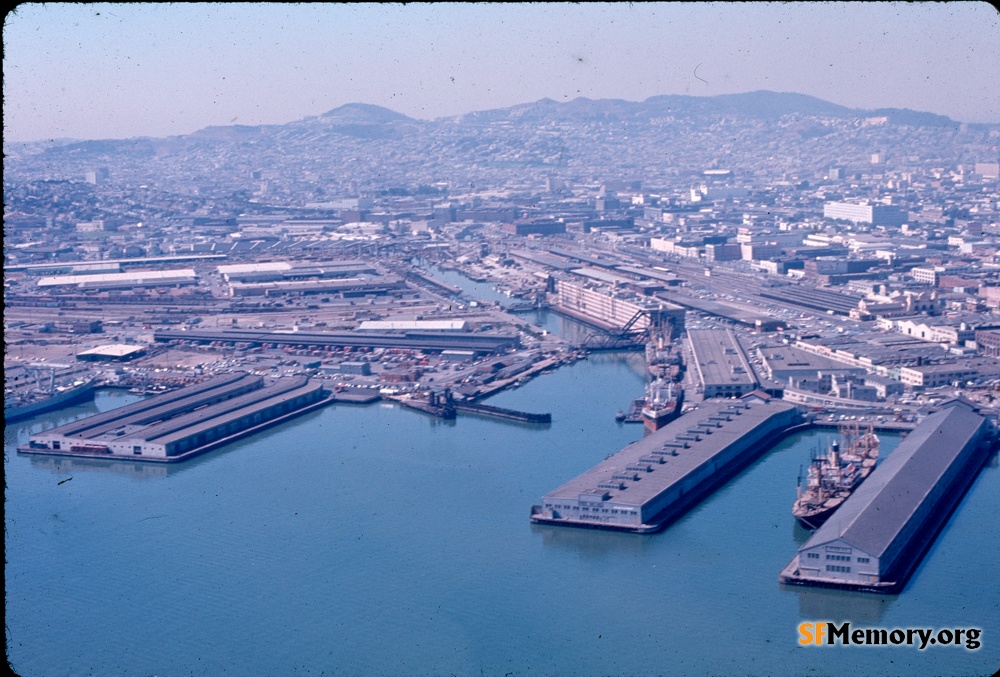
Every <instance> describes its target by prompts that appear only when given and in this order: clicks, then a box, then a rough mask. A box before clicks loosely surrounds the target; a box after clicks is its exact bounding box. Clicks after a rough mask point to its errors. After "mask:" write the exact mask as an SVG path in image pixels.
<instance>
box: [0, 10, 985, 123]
mask: <svg viewBox="0 0 1000 677" xmlns="http://www.w3.org/2000/svg"><path fill="white" fill-rule="evenodd" d="M998 28H1000V19H998V14H997V12H996V10H995V9H993V8H992V7H991V6H989V5H987V4H985V3H972V2H964V3H947V4H926V5H924V4H918V5H911V4H903V3H874V4H846V3H825V4H822V5H804V4H789V5H775V4H750V5H726V4H715V3H709V4H682V5H664V4H650V5H636V6H629V5H608V4H604V5H565V4H538V5H534V4H533V5H501V6H496V5H457V4H441V5H425V4H416V5H405V6H404V5H391V6H385V5H377V4H373V5H351V6H329V5H323V6H302V5H294V6H288V5H277V4H262V5H249V4H243V5H237V6H235V7H233V6H231V5H215V4H204V5H200V4H196V5H127V4H113V3H112V4H95V5H45V4H37V3H36V4H25V5H21V6H20V7H18V8H17V10H16V11H15V12H13V13H11V14H9V15H8V17H7V20H6V22H5V26H4V48H5V56H4V76H5V77H4V132H5V138H6V139H7V140H8V141H35V140H45V139H58V138H74V139H102V138H130V137H137V136H151V137H160V136H171V135H177V134H187V133H191V132H194V131H197V130H198V129H202V128H204V127H208V126H213V125H228V124H247V125H257V124H282V123H286V122H290V121H293V120H297V119H301V118H305V117H309V116H314V115H319V114H322V113H323V112H325V111H328V110H331V109H333V108H336V107H338V106H341V105H343V104H346V103H352V102H363V103H370V104H375V105H379V106H384V107H386V108H389V109H391V110H394V111H397V112H399V113H403V114H405V115H408V116H410V117H414V118H418V119H435V118H439V117H447V116H451V115H459V114H463V113H468V112H472V111H477V110H487V109H493V108H504V107H509V106H513V105H517V104H521V103H529V102H532V101H537V100H539V99H542V98H551V99H554V100H556V101H570V100H573V99H575V98H578V97H585V98H591V99H615V98H617V99H625V100H629V101H641V100H644V99H646V98H648V97H650V96H656V95H662V94H688V95H694V96H713V95H718V94H730V93H740V92H749V91H755V90H771V91H779V92H796V93H802V94H808V95H810V96H815V97H818V98H821V99H824V100H826V101H830V102H832V103H836V104H839V105H843V106H847V107H851V108H859V109H876V108H890V107H891V108H910V109H914V110H920V111H927V112H932V113H937V114H942V115H947V116H949V117H951V118H952V119H955V120H957V121H961V122H996V121H997V120H996V113H995V111H997V110H1000V74H998V72H997V70H996V68H995V67H993V66H992V63H991V59H990V56H989V55H990V53H992V47H991V45H993V44H995V42H996V37H997V34H998ZM498 65H499V66H501V67H498ZM95 94H98V95H97V96H95ZM262 94H263V96H262Z"/></svg>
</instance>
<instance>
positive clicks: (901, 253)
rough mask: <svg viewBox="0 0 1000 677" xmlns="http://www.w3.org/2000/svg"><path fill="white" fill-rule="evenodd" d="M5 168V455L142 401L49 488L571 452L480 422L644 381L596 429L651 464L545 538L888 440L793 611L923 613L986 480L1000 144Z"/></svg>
mask: <svg viewBox="0 0 1000 677" xmlns="http://www.w3.org/2000/svg"><path fill="white" fill-rule="evenodd" d="M4 152H5V156H6V157H5V166H4V169H5V171H4V179H3V182H4V194H5V205H4V255H5V261H4V301H5V310H4V338H5V343H6V352H5V361H4V374H5V398H4V399H5V405H4V406H5V411H4V413H5V419H6V420H7V422H8V423H12V422H15V421H19V420H24V419H28V418H30V417H32V416H36V415H39V414H41V413H43V412H47V411H58V410H60V409H61V408H63V407H66V406H69V405H72V404H77V403H79V402H85V401H90V400H92V399H93V397H94V394H95V392H98V391H107V390H108V389H117V390H120V391H122V392H128V393H131V394H133V395H135V396H136V397H134V398H132V399H131V400H130V401H129V403H128V404H125V406H122V407H119V408H115V409H110V410H108V411H103V412H101V413H96V414H95V415H92V416H89V417H85V418H79V419H73V420H62V419H60V420H59V421H58V425H51V426H46V427H45V428H44V429H42V428H40V427H37V426H36V427H35V428H32V430H31V434H30V440H29V441H28V442H27V443H22V444H20V445H19V446H18V447H17V453H18V454H19V455H24V456H28V457H30V458H31V459H32V463H33V464H38V465H39V466H40V467H49V468H51V469H53V470H56V469H58V468H61V467H64V466H61V465H60V463H64V462H65V463H70V464H72V463H73V462H81V463H85V464H90V467H100V464H101V463H104V464H106V465H107V467H108V468H119V467H121V466H120V464H121V463H123V462H124V463H126V464H134V465H135V466H136V467H138V468H142V467H146V468H149V467H153V466H157V465H158V464H160V465H162V464H167V463H176V462H181V461H185V460H186V459H189V458H191V457H193V456H197V455H201V454H205V453H206V452H209V454H208V455H211V453H213V450H215V449H219V448H220V447H222V446H225V445H227V444H230V443H233V442H235V441H236V440H238V439H244V438H250V437H252V436H254V435H256V434H258V433H262V431H264V430H266V429H270V428H273V427H274V426H277V425H279V424H282V423H284V422H286V421H290V422H291V425H295V422H294V419H296V418H299V417H302V416H304V415H305V414H308V413H309V412H314V411H317V410H318V409H320V408H323V407H326V406H327V405H331V404H346V405H354V406H362V405H372V404H374V403H376V402H382V403H384V404H390V405H392V406H399V407H402V408H404V409H409V410H413V411H412V412H407V415H410V416H424V417H431V418H432V419H435V420H441V421H451V420H454V419H456V418H458V419H461V418H464V417H467V416H476V417H486V418H490V419H495V420H501V421H507V422H513V424H516V425H522V426H546V425H549V424H550V423H551V421H552V420H553V419H552V414H551V413H550V412H549V411H542V410H532V411H523V410H521V409H519V408H512V407H510V406H505V407H501V406H497V405H496V404H495V403H494V404H491V403H490V400H489V399H488V398H490V397H491V396H494V395H497V394H498V393H501V392H503V391H509V390H513V389H517V388H519V387H522V386H525V385H527V384H528V383H529V382H532V381H533V380H537V381H538V383H540V384H543V385H544V383H545V378H544V377H543V375H546V374H552V373H554V372H558V371H559V370H562V369H567V368H569V367H570V365H573V364H576V363H579V362H581V361H584V360H588V359H591V358H593V357H594V356H597V355H601V354H604V353H614V354H617V353H619V352H628V351H631V352H634V353H635V354H637V355H640V356H641V357H642V359H643V360H644V380H646V381H647V383H646V384H645V386H643V387H640V388H637V389H636V391H635V392H634V394H633V396H632V397H631V398H629V399H628V400H625V401H621V402H620V404H619V409H618V410H617V411H615V410H608V411H607V412H606V421H607V425H608V426H609V427H610V426H614V425H615V419H617V420H618V422H619V423H640V424H642V423H644V424H645V428H646V429H647V430H646V434H645V435H644V436H643V438H642V439H641V440H639V441H636V442H632V443H630V444H628V445H626V446H625V447H624V448H622V449H621V450H620V451H619V450H618V449H607V450H605V452H606V453H607V456H608V457H607V458H606V459H605V460H603V461H601V462H599V463H597V465H594V463H593V462H588V463H585V464H582V465H581V466H580V467H579V470H578V472H582V474H581V475H579V477H577V478H576V479H572V475H567V476H565V477H564V478H563V480H562V481H567V483H566V484H565V485H563V486H561V487H559V488H556V487H554V486H553V487H550V489H552V491H551V492H550V493H547V494H545V495H544V496H541V497H539V496H532V497H527V498H525V499H524V502H523V513H524V514H523V517H524V522H528V520H529V518H530V521H531V523H532V527H531V528H532V529H549V528H553V529H555V530H557V531H558V530H559V529H563V528H565V527H566V526H576V527H588V528H599V529H606V530H612V531H625V532H638V533H652V532H658V531H661V530H663V529H664V528H666V527H668V526H670V525H671V524H672V523H673V522H675V521H676V520H678V519H679V518H680V517H681V516H683V515H684V514H685V513H686V512H687V511H688V510H690V509H691V508H692V507H693V506H696V505H697V504H698V503H699V502H700V501H701V500H703V499H704V498H705V497H706V496H708V495H710V494H711V493H712V492H713V491H715V490H716V489H718V488H719V487H720V486H722V485H723V484H725V482H726V481H728V480H729V479H730V478H732V477H733V476H734V475H735V474H737V473H738V472H740V471H741V470H742V469H743V468H745V467H747V466H748V465H749V464H751V463H753V462H754V460H755V459H756V458H758V457H759V456H760V455H761V454H763V453H765V452H766V451H767V450H768V449H770V448H771V447H772V446H773V445H774V444H776V443H777V442H778V441H779V440H781V439H782V438H783V437H784V436H786V435H791V434H793V433H798V432H801V431H807V430H812V429H817V430H828V431H832V432H835V433H837V434H839V435H841V436H843V435H846V434H848V433H849V434H851V435H854V437H852V438H850V439H853V440H855V441H856V440H860V439H873V438H871V437H867V438H866V437H864V436H865V435H869V436H870V435H874V434H875V433H878V434H879V435H881V434H883V433H890V434H893V435H903V436H904V437H903V440H902V441H901V442H899V447H898V450H897V451H896V452H895V453H894V455H893V456H890V457H889V458H891V459H894V460H893V461H892V462H890V461H888V460H883V461H882V462H880V464H879V465H878V466H877V467H876V465H875V460H874V459H875V457H876V456H878V447H877V439H876V440H875V447H874V448H873V449H874V451H873V456H872V458H871V460H870V462H868V461H865V460H864V459H863V458H862V457H861V456H851V454H853V453H856V452H857V450H858V449H860V448H861V447H859V446H845V447H844V448H843V449H838V448H837V446H836V443H834V445H833V447H832V450H831V451H830V452H829V455H828V456H826V457H821V456H820V455H818V454H816V455H814V457H813V458H812V460H811V461H809V463H811V465H810V471H809V472H810V473H812V474H810V475H808V478H806V479H807V480H808V481H807V482H806V483H805V484H804V485H803V486H802V487H801V489H800V497H801V490H805V489H809V488H810V487H811V488H812V489H814V490H815V491H818V492H819V497H820V498H819V503H820V504H823V505H825V507H826V512H824V513H823V515H822V518H821V519H820V518H818V517H815V516H814V515H816V514H817V513H818V511H819V507H817V506H813V508H815V509H814V510H813V512H812V513H809V514H810V515H813V516H812V517H808V518H807V517H802V516H800V515H799V514H798V513H796V517H798V518H799V522H800V523H801V524H802V525H803V526H804V527H805V528H807V529H809V530H812V529H816V530H815V531H814V532H813V533H812V535H811V536H808V537H805V536H803V537H802V538H801V539H800V541H799V549H798V553H797V554H796V553H795V552H794V551H789V552H786V553H783V555H784V556H786V559H787V557H791V556H793V555H794V556H795V559H793V560H792V562H791V563H789V565H788V566H787V567H786V568H785V569H784V570H782V571H780V572H779V571H778V570H774V571H773V578H772V580H773V581H776V580H777V579H778V577H779V574H780V580H781V582H782V583H784V584H791V585H818V586H820V587H825V588H840V589H847V590H860V591H864V592H872V591H874V592H897V593H898V592H900V591H901V590H903V589H904V588H905V586H906V583H907V580H908V579H909V577H910V576H911V575H912V572H913V570H914V568H915V567H916V566H917V565H918V564H919V562H920V561H921V558H922V557H924V556H925V555H926V552H927V551H928V549H929V548H930V547H931V545H932V544H933V542H934V538H935V537H936V535H937V534H938V533H939V532H940V530H941V529H942V528H943V525H944V524H945V523H946V522H947V518H948V516H949V515H950V514H951V513H952V511H954V510H955V507H956V505H957V504H958V503H959V502H960V501H961V500H962V498H963V496H965V495H966V492H967V491H968V488H969V486H970V485H971V484H972V483H973V482H974V481H975V479H976V477H977V475H978V473H979V471H980V470H981V469H982V468H983V467H984V466H986V465H988V464H989V463H990V462H991V461H989V460H988V459H989V458H993V459H995V454H994V452H995V444H996V437H997V434H996V426H997V414H998V407H1000V400H998V398H1000V163H998V160H1000V123H998V124H967V123H958V122H954V121H952V120H950V119H948V118H946V117H943V116H940V115H934V114H930V113H920V112H915V111H910V110H901V109H880V110H867V111H866V110H855V109H850V108H846V107H843V106H838V105H835V104H831V103H827V102H825V101H822V100H819V99H815V98H812V97H809V96H804V95H797V94H778V93H774V92H765V91H761V92H754V93H749V94H740V95H722V96H714V97H693V96H659V97H653V98H651V99H648V100H646V101H644V102H640V103H631V102H626V101H619V100H589V99H582V98H581V99H577V100H574V101H569V102H566V103H557V102H555V101H552V100H542V101H537V102H535V103H530V104H523V105H519V106H514V107H511V108H505V109H499V110H489V111H480V112H474V113H469V114H466V115H462V116H457V117H451V118H442V119H437V120H433V121H425V120H416V119H412V118H409V117H406V116H404V115H401V114H399V113H395V112H393V111H391V110H388V109H385V108H381V107H378V106H373V105H365V104H348V105H344V106H341V107H339V108H336V109H334V110H331V111H329V112H328V113H325V114H323V115H319V116H315V117H310V118H305V119H302V120H298V121H295V122H291V123H288V124H283V125H261V126H239V125H234V126H227V127H211V128H207V129H203V130H200V131H198V132H195V133H193V134H189V135H184V136H174V137H167V138H136V139H122V140H107V141H72V140H53V141H48V142H35V143H5V144H4ZM542 314H546V316H547V317H548V316H558V317H562V318H567V319H568V320H569V321H570V324H567V325H566V326H568V327H572V328H573V331H562V332H556V331H552V330H551V327H550V326H547V325H545V323H544V322H542V321H541V320H540V319H539V318H540V317H542ZM579 396H580V397H582V398H586V397H587V394H586V393H580V395H579ZM508 424H510V423H508ZM939 435H940V437H939ZM945 436H947V443H946V444H944V446H943V447H942V441H941V440H942V439H945ZM841 439H847V438H843V437H842V438H841ZM841 444H845V445H846V443H845V442H841ZM935 444H936V445H937V446H936V447H935V446H934V445H935ZM931 447H934V449H936V451H934V452H933V453H932V451H929V449H931ZM945 447H946V448H945ZM838 454H842V455H843V456H844V458H846V459H847V460H846V461H844V463H843V465H840V464H839V461H838V460H837V455H838ZM863 461H864V463H863ZM825 463H830V464H831V466H830V467H832V468H834V470H829V471H828V470H824V468H825V467H826V466H824V465H823V464H825ZM992 463H995V460H993V461H992ZM862 466H864V468H865V469H864V472H863V474H862V475H860V478H861V479H864V477H867V476H868V473H871V472H872V470H873V469H874V473H873V474H872V478H875V477H879V478H881V479H879V480H874V479H869V480H867V481H866V483H865V484H863V485H862V487H861V488H860V489H858V491H857V492H856V493H855V494H854V495H853V496H851V495H850V494H851V493H852V492H853V491H854V488H855V486H856V484H857V483H859V482H860V480H851V482H852V484H851V485H850V486H849V487H848V488H847V489H846V490H843V495H841V494H838V493H837V492H838V491H841V490H842V487H841V486H840V485H838V486H836V487H834V488H830V489H829V490H828V491H827V490H826V489H824V487H826V486H827V485H826V484H824V482H825V481H826V480H824V479H823V473H824V472H836V473H837V474H838V477H840V474H847V473H857V472H859V468H861V467H862ZM68 467H72V465H70V466H68ZM81 467H83V466H81ZM130 467H131V466H130ZM588 467H589V468H590V469H589V470H587V468H588ZM135 472H145V471H142V470H136V471H135ZM152 472H154V473H155V472H157V471H155V470H154V471H152ZM164 472H165V471H164ZM801 475H802V473H801V472H800V478H799V481H800V484H802V482H803V479H804V478H803V476H801ZM163 476H166V475H163ZM813 479H815V482H814V483H813V484H809V482H812V481H813ZM786 480H788V478H780V481H782V482H785V481H786ZM845 481H846V480H845ZM915 483H916V484H915ZM831 486H832V485H831ZM900 486H902V487H903V489H900ZM914 487H919V488H920V491H917V490H916V489H915V488H914ZM879 490H881V493H879ZM824 491H827V493H823V492H824ZM893 492H896V493H893ZM903 496H907V497H910V498H908V499H906V500H909V503H906V504H905V505H903V504H904V503H905V500H903V499H902V498H901V497H903ZM845 498H846V502H845ZM828 499H829V501H828V502H827V503H825V504H824V501H827V500H828ZM834 499H836V500H834ZM532 502H534V503H536V504H535V505H532ZM890 502H891V505H892V506H893V507H892V509H891V510H890V509H889V508H888V507H887V506H889V504H890ZM841 503H843V505H842V506H841ZM789 506H790V504H789ZM838 506H839V512H837V513H834V514H833V517H829V519H828V520H827V517H828V514H827V513H833V511H834V510H836V509H838ZM529 510H530V514H529ZM894 511H895V512H894ZM296 514H298V513H296ZM789 519H791V514H789ZM810 520H813V521H812V522H810ZM823 522H825V524H823ZM859 525H862V526H859ZM817 527H818V528H817ZM862 527H863V533H862ZM873 534H874V535H873ZM547 538H555V537H553V536H548V537H547ZM636 538H638V537H636ZM831 543H833V544H835V545H836V547H834V546H831V545H830V544H831ZM837 544H839V545H837ZM837 547H839V548H840V549H839V550H838V549H837ZM845 547H846V549H845ZM831 548H832V549H831ZM852 548H853V554H852ZM832 552H835V553H836V554H833V555H831V554H830V553H832ZM820 553H825V555H824V556H825V559H826V560H831V559H832V560H834V561H836V562H839V563H840V564H832V565H831V564H829V563H828V562H825V561H824V564H825V567H821V565H820V564H819V562H818V560H819V558H820ZM852 557H853V559H852ZM811 558H815V559H816V560H817V562H816V564H815V566H813V565H812V562H811ZM852 566H853V570H852Z"/></svg>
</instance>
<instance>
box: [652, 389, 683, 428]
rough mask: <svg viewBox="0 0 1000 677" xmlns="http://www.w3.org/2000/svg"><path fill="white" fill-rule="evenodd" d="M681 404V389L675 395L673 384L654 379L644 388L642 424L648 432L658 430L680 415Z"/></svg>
mask: <svg viewBox="0 0 1000 677" xmlns="http://www.w3.org/2000/svg"><path fill="white" fill-rule="evenodd" d="M683 402H684V391H683V390H682V389H681V388H678V389H677V393H676V394H675V393H674V384H673V383H671V382H664V381H663V379H656V380H655V381H653V382H652V383H650V384H649V385H648V386H647V387H646V404H645V406H644V407H643V408H642V422H643V423H644V424H645V425H646V427H647V428H649V429H650V430H653V431H656V430H659V429H660V428H662V427H663V426H665V425H667V424H668V423H670V422H671V421H673V420H674V419H675V418H677V417H678V416H679V415H680V412H681V404H683Z"/></svg>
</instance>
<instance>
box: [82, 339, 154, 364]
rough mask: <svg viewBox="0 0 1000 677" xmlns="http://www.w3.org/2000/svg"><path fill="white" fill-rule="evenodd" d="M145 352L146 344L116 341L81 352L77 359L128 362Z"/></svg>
mask: <svg viewBox="0 0 1000 677" xmlns="http://www.w3.org/2000/svg"><path fill="white" fill-rule="evenodd" d="M145 354H146V348H145V346H134V345H129V344H126V343H115V344H111V345H106V346H98V347H96V348H91V349H90V350H84V351H82V352H79V353H77V354H76V359H78V360H83V361H84V362H127V361H129V360H134V359H135V358H137V357H139V356H141V355H145Z"/></svg>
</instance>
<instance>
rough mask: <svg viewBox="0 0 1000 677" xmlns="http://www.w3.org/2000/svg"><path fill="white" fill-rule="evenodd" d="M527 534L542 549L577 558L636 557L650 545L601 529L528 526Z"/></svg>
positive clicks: (647, 540) (646, 539)
mask: <svg viewBox="0 0 1000 677" xmlns="http://www.w3.org/2000/svg"><path fill="white" fill-rule="evenodd" d="M531 532H532V533H533V534H537V535H540V536H541V537H542V545H544V546H545V547H547V548H548V547H552V548H561V549H564V550H572V551H573V552H576V553H578V554H579V555H581V556H586V557H596V556H604V555H620V554H622V553H625V554H640V553H643V552H645V551H646V550H647V549H648V548H649V547H650V546H651V542H650V536H647V535H639V534H629V533H622V532H618V531H605V530H602V529H578V528H575V527H563V526H549V525H544V524H532V525H531Z"/></svg>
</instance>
